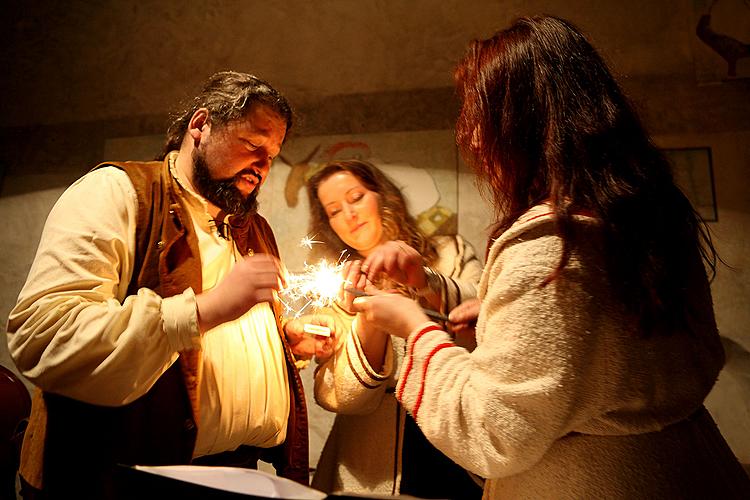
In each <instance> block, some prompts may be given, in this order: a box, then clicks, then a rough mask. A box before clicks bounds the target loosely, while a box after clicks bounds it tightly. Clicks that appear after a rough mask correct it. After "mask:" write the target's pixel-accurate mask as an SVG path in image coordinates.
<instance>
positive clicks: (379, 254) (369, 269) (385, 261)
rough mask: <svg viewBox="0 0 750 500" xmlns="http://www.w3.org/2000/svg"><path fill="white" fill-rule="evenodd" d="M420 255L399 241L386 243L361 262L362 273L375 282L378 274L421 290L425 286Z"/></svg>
mask: <svg viewBox="0 0 750 500" xmlns="http://www.w3.org/2000/svg"><path fill="white" fill-rule="evenodd" d="M423 263H424V260H423V258H422V255H421V254H420V253H419V252H418V251H417V250H415V249H414V248H412V247H410V246H409V245H407V244H406V243H405V242H403V241H401V240H391V241H386V242H385V243H383V244H382V245H379V246H378V247H376V248H375V249H374V250H373V251H372V252H371V253H370V254H369V255H368V256H367V258H366V259H365V260H364V262H362V272H363V273H365V274H366V275H367V279H368V280H370V281H375V280H376V279H377V278H378V275H379V274H380V273H384V274H386V275H387V276H388V277H389V278H390V279H392V280H393V281H396V282H398V283H401V284H402V285H406V286H410V287H413V288H423V287H424V286H426V284H427V276H426V275H425V272H424V267H422V266H423Z"/></svg>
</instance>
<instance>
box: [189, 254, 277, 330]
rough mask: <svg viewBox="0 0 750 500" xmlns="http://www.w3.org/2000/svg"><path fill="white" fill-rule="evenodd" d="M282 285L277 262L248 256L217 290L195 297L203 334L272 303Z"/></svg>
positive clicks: (265, 255)
mask: <svg viewBox="0 0 750 500" xmlns="http://www.w3.org/2000/svg"><path fill="white" fill-rule="evenodd" d="M284 283H285V278H284V274H283V272H282V266H281V263H280V262H279V260H278V259H277V258H276V257H274V256H272V255H268V254H254V255H247V256H245V257H243V258H242V260H240V261H239V262H237V264H235V266H234V267H233V268H232V270H231V271H230V272H229V273H228V274H227V275H226V276H224V279H222V280H221V281H220V282H219V283H218V284H217V285H216V286H214V287H213V288H211V289H210V290H207V291H205V292H203V293H201V294H199V295H197V296H196V298H195V301H196V305H197V308H198V326H199V328H200V330H201V331H202V332H205V331H208V330H210V329H211V328H213V327H215V326H217V325H219V324H221V323H225V322H227V321H231V320H233V319H236V318H239V317H240V316H241V315H243V314H245V313H246V312H247V311H248V310H250V309H251V308H252V307H253V306H255V304H258V303H260V302H271V301H273V300H274V294H275V293H276V292H277V291H278V290H279V289H281V288H282V286H283V285H284Z"/></svg>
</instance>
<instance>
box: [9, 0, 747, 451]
mask: <svg viewBox="0 0 750 500" xmlns="http://www.w3.org/2000/svg"><path fill="white" fill-rule="evenodd" d="M706 6H707V5H706V2H703V1H702V0H659V1H652V0H634V1H630V2H616V1H604V2H602V1H598V0H597V1H595V0H567V1H562V0H548V1H542V0H534V1H521V0H514V1H502V2H501V1H488V0H479V1H475V2H461V1H459V0H443V1H439V0H434V1H429V0H412V1H409V2H404V1H398V0H380V1H355V0H351V1H349V0H322V1H318V2H307V1H302V0H292V1H283V2H282V1H279V2H268V1H255V0H246V1H239V0H235V1H230V0H222V1H213V2H205V3H198V2H184V1H176V0H166V1H154V0H150V1H149V0H147V1H102V2H88V1H82V0H71V1H66V2H52V1H47V2H45V1H28V2H17V3H15V4H14V5H11V6H6V7H5V8H4V10H5V12H4V15H3V19H2V20H0V23H1V24H0V29H2V33H3V34H4V42H5V43H4V48H3V52H2V53H1V54H0V67H2V68H3V77H2V79H1V80H0V96H2V113H0V132H1V133H0V167H1V168H2V178H1V182H2V184H0V218H1V219H2V220H3V225H2V229H0V231H2V242H3V243H2V245H1V246H0V262H1V263H2V267H1V268H0V285H2V286H0V320H1V322H2V330H3V332H4V326H5V321H6V319H7V315H8V312H9V311H10V309H11V307H12V306H13V303H14V301H15V298H16V296H17V293H18V291H19V289H20V287H21V286H22V284H23V281H24V279H25V277H26V273H27V272H28V269H29V266H30V264H31V260H32V259H33V255H34V251H35V249H36V245H37V242H38V239H39V235H40V232H41V228H42V225H43V223H44V219H45V217H46V214H47V212H48V210H49V208H50V207H51V205H52V203H54V201H55V199H56V198H57V196H59V194H60V192H61V191H62V190H63V189H64V188H65V186H67V185H68V184H70V182H72V181H73V180H74V179H75V178H77V177H78V176H80V175H81V174H82V173H84V172H86V171H87V170H88V169H89V168H91V167H92V166H93V165H94V164H96V163H97V162H99V161H101V160H103V159H104V151H105V145H106V144H108V141H109V143H110V144H111V141H112V140H114V139H122V138H130V139H131V140H130V141H129V142H128V143H129V144H135V143H137V141H138V139H137V138H138V137H141V136H153V135H154V134H161V133H163V131H164V129H165V127H166V123H167V118H168V113H169V111H170V110H171V109H172V104H173V103H174V102H175V101H177V100H179V99H182V98H184V97H185V96H189V95H192V94H193V93H194V92H195V91H196V90H197V88H198V87H199V85H200V83H201V82H202V81H203V80H204V79H205V77H207V76H208V75H209V74H211V73H213V72H215V71H218V70H223V69H236V70H240V71H250V72H254V73H256V74H258V75H259V76H262V77H263V78H265V79H267V80H269V81H271V82H272V83H273V84H274V85H275V86H276V87H278V88H279V89H280V90H282V91H283V92H285V93H286V94H287V95H288V97H289V98H290V99H291V100H292V102H293V104H294V105H295V107H296V111H297V113H298V122H297V124H296V125H295V129H294V134H295V135H296V136H297V137H298V138H300V140H304V138H306V137H311V136H334V135H351V134H377V133H395V132H408V131H414V132H418V131H430V130H450V129H451V127H452V125H453V121H454V118H455V112H456V109H457V104H456V102H455V100H454V97H453V90H452V88H451V85H452V81H451V71H452V68H453V66H454V65H455V63H456V61H457V60H458V58H459V57H460V56H461V54H462V52H463V50H464V48H465V46H466V43H467V41H468V40H470V39H472V38H477V37H486V36H489V35H491V34H492V33H493V32H494V31H495V30H496V29H498V28H500V27H503V26H505V25H506V24H507V23H508V22H509V21H510V20H511V19H513V18H514V17H516V16H517V15H520V14H533V13H540V12H547V13H552V14H557V15H560V16H563V17H566V18H569V19H570V20H572V21H573V22H575V23H576V24H578V25H579V26H581V27H582V28H583V29H584V30H586V31H587V32H589V33H590V34H591V37H592V39H593V41H594V43H595V44H596V45H597V46H598V47H599V48H600V49H601V50H602V51H603V52H604V54H605V55H606V57H607V58H608V60H609V61H610V63H611V65H612V68H613V69H614V70H615V71H616V72H617V73H618V74H619V75H620V77H621V82H622V84H623V86H624V87H625V89H626V91H627V92H628V93H629V94H630V95H631V97H632V98H633V99H634V101H635V102H636V104H637V106H638V107H639V109H640V110H641V111H642V115H643V118H644V121H645V122H646V123H647V124H648V126H649V127H650V129H651V130H652V132H653V134H654V136H655V140H656V141H657V143H658V144H659V145H661V146H663V147H705V146H708V147H711V148H712V155H713V171H714V177H715V192H716V200H717V206H718V214H719V217H718V221H717V222H712V223H711V224H710V225H711V228H712V230H713V232H714V237H715V242H716V245H717V247H718V249H719V251H720V253H721V255H722V257H723V258H724V260H725V261H726V263H727V264H728V266H722V267H720V269H719V273H718V275H717V278H716V280H715V282H714V283H713V293H714V302H715V308H716V313H717V320H718V323H719V328H720V331H721V333H722V335H723V336H724V337H725V338H726V339H728V340H727V351H728V363H727V367H726V368H725V370H724V371H723V372H722V374H721V376H720V379H719V383H718V384H717V386H716V388H715V390H714V391H713V393H712V394H711V396H710V397H709V401H708V405H709V408H710V410H711V412H712V413H713V415H714V416H715V418H716V419H717V421H718V423H719V425H720V427H721V429H722V432H723V433H724V434H725V435H726V437H727V438H728V440H729V441H730V444H731V446H732V447H733V449H734V450H735V453H736V454H737V455H738V456H739V457H740V459H741V460H742V461H743V462H745V463H750V355H748V353H747V350H748V349H750V326H749V325H750V295H749V292H750V278H748V269H749V268H750V196H749V195H748V191H747V179H748V176H749V175H750V79H747V78H727V77H726V64H725V63H724V62H723V61H722V60H721V59H720V58H719V57H718V56H717V55H716V54H715V53H714V52H712V51H711V50H710V49H708V47H706V46H705V45H703V44H702V43H701V42H700V41H698V40H697V38H696V36H695V26H696V23H697V20H698V16H699V15H700V14H701V12H702V11H703V10H705V8H706ZM713 14H714V20H715V23H716V26H717V29H719V28H718V27H721V26H724V28H723V29H725V30H728V31H732V33H733V36H736V37H745V38H743V39H744V41H745V43H748V42H749V41H750V24H743V23H744V22H745V21H744V19H747V18H750V8H748V7H747V5H746V3H745V2H742V0H720V1H719V2H718V3H717V4H716V6H715V7H714V11H713ZM746 26H747V27H748V29H747V30H746V31H744V30H745V27H746ZM748 63H750V59H745V60H742V61H740V65H739V66H738V70H739V71H738V73H739V74H740V76H743V75H747V74H750V72H749V71H748ZM134 148H135V146H134ZM108 159H132V158H108ZM459 178H460V179H461V182H459V191H460V192H459V193H458V196H459V197H461V196H465V197H472V195H473V191H472V187H471V182H470V178H468V173H467V172H465V171H463V170H460V171H459ZM465 209H466V210H465V211H463V212H462V214H463V215H462V220H461V223H460V224H461V225H460V227H459V230H460V231H461V232H470V233H472V234H474V235H476V236H474V238H475V239H477V240H479V239H481V238H480V235H481V231H482V230H483V226H484V222H485V221H484V220H483V219H482V213H483V209H484V207H483V205H482V204H481V203H478V204H477V205H472V206H466V207H465ZM729 266H731V267H729ZM0 364H2V365H4V366H9V367H11V368H12V361H10V359H9V357H8V353H7V347H6V345H5V343H4V342H0ZM313 418H314V419H316V420H320V421H321V422H325V421H326V418H327V417H325V416H324V414H323V413H322V412H318V411H317V410H316V413H315V414H314V416H313ZM324 427H325V426H323V428H324ZM321 432H322V431H321ZM321 439H322V435H321V436H319V437H318V438H315V437H314V438H313V443H314V446H318V445H319V442H320V440H321ZM318 449H319V448H318ZM315 451H316V450H314V453H315Z"/></svg>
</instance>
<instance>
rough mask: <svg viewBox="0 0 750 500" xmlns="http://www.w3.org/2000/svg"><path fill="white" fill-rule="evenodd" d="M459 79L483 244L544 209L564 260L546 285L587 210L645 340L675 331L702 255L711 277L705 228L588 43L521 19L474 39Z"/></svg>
mask: <svg viewBox="0 0 750 500" xmlns="http://www.w3.org/2000/svg"><path fill="white" fill-rule="evenodd" d="M455 80H456V85H457V91H458V95H459V97H460V99H461V101H462V106H461V111H460V115H459V118H458V122H457V125H456V139H457V142H458V145H459V147H460V149H461V151H462V153H463V155H464V157H465V158H466V160H467V162H468V163H469V164H470V165H471V166H472V167H473V168H474V170H475V172H476V174H477V177H478V185H479V187H480V190H481V191H482V192H483V194H484V195H485V196H486V197H488V198H489V200H490V201H491V202H492V205H493V206H494V209H495V223H494V227H493V229H492V231H491V239H490V241H493V240H494V239H495V238H497V237H498V236H499V235H500V234H501V233H502V232H503V231H505V230H506V229H508V227H510V225H511V224H512V223H513V222H514V221H515V220H516V219H517V218H518V217H519V216H520V215H521V214H523V213H524V212H525V211H526V210H528V209H529V208H530V207H532V206H534V205H536V204H538V203H540V202H542V201H547V202H549V203H550V205H551V207H552V210H553V211H554V213H555V215H556V224H557V228H558V231H559V234H560V235H561V237H562V239H563V253H562V255H561V259H560V261H559V265H558V267H557V269H556V271H555V272H554V273H553V274H552V275H551V276H550V277H549V278H548V280H547V281H546V282H545V283H544V285H546V284H547V283H549V282H551V281H553V280H554V279H555V278H556V276H558V275H559V273H560V272H561V271H562V270H563V269H564V268H565V266H566V264H567V263H568V261H569V258H570V255H571V252H573V251H575V249H576V247H577V246H578V245H581V244H585V242H581V241H578V240H577V239H576V238H575V235H574V231H573V219H572V217H573V213H574V212H579V211H585V212H588V213H592V214H594V215H595V216H596V217H598V218H599V219H601V221H602V223H603V226H604V237H605V251H606V258H607V272H608V274H609V277H610V279H611V282H612V283H616V284H617V286H616V289H617V291H618V293H620V294H621V296H622V299H623V301H624V302H625V304H626V305H627V306H628V308H629V309H630V310H631V311H632V312H633V313H635V314H638V315H639V317H640V318H641V321H642V323H643V325H644V327H645V329H646V331H653V330H655V329H658V326H659V325H660V324H662V323H669V324H673V323H675V322H680V323H682V322H683V320H684V318H685V314H686V311H685V306H686V304H687V294H688V293H689V290H687V289H686V288H687V285H686V283H685V282H684V280H685V277H684V276H685V271H686V269H688V268H689V266H691V265H694V263H695V260H696V258H697V255H701V256H702V257H703V258H704V260H705V262H706V263H707V264H708V266H709V267H710V269H711V271H712V273H713V272H714V271H715V267H716V259H717V256H716V252H715V249H714V247H713V245H712V244H711V240H710V236H709V233H708V228H707V227H706V225H705V223H704V222H703V220H702V219H701V218H700V216H699V215H698V214H697V213H696V212H695V210H694V209H693V207H692V206H691V205H690V203H689V201H688V200H687V198H686V197H685V196H684V195H683V193H682V192H681V191H680V190H679V189H678V188H677V186H676V185H675V183H674V181H673V178H672V173H671V168H670V165H669V163H668V162H667V160H666V159H665V157H664V156H663V154H662V153H661V152H660V151H659V150H658V149H657V148H656V147H655V146H654V144H653V143H652V141H651V139H650V137H649V135H648V134H647V133H646V131H645V130H644V127H643V126H642V124H641V122H640V120H639V119H638V116H637V114H636V112H635V110H634V109H633V107H632V105H631V104H630V102H629V101H628V99H627V98H626V96H625V95H624V93H623V91H622V90H621V88H620V86H619V85H618V84H617V82H616V81H615V78H614V77H613V75H612V74H611V72H610V71H609V69H608V68H607V65H606V63H605V62H604V60H603V59H602V57H601V56H600V55H599V54H598V53H597V51H596V50H595V49H594V48H593V46H592V45H591V44H590V43H589V41H588V40H587V39H586V37H585V36H584V35H583V34H582V33H581V32H580V31H579V30H578V29H577V28H576V27H575V26H573V25H572V24H571V23H569V22H567V21H565V20H562V19H559V18H555V17H550V16H540V17H532V18H521V19H518V20H517V21H516V22H515V23H514V24H513V25H512V26H510V27H509V28H507V29H505V30H503V31H500V32H498V33H497V34H495V35H494V36H493V37H491V38H489V39H486V40H479V41H474V42H473V43H472V44H471V45H470V46H469V48H468V51H467V53H466V55H465V56H464V58H463V60H462V61H461V62H460V63H459V65H458V67H457V69H456V72H455ZM698 260H699V259H698Z"/></svg>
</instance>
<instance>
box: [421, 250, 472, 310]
mask: <svg viewBox="0 0 750 500" xmlns="http://www.w3.org/2000/svg"><path fill="white" fill-rule="evenodd" d="M433 243H434V244H435V246H436V248H437V251H438V260H437V262H436V263H435V265H434V267H435V270H436V271H437V272H438V274H439V277H440V281H441V287H440V292H441V304H442V307H441V309H442V310H443V311H444V312H448V311H450V310H451V309H453V308H454V307H456V306H457V305H459V304H460V303H462V302H464V301H466V300H469V299H473V298H475V297H476V296H477V283H478V282H479V278H480V276H481V275H482V263H481V262H480V261H479V258H478V257H477V254H476V252H475V250H474V247H473V246H471V244H470V243H469V242H468V241H466V240H465V239H464V238H463V237H462V236H460V235H455V236H440V237H435V238H433Z"/></svg>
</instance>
